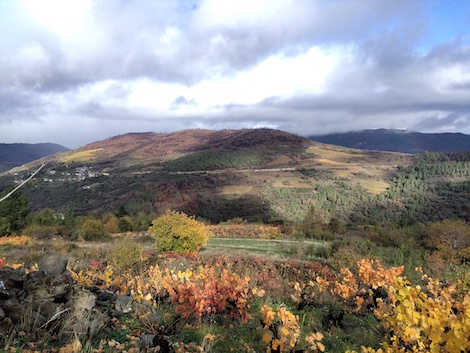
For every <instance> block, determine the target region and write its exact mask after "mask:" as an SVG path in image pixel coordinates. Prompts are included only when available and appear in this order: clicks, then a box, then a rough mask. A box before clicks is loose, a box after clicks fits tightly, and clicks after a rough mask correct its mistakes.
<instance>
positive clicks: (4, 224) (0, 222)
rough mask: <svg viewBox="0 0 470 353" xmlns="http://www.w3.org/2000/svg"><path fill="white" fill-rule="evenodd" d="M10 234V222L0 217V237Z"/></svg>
mask: <svg viewBox="0 0 470 353" xmlns="http://www.w3.org/2000/svg"><path fill="white" fill-rule="evenodd" d="M8 234H10V222H9V221H8V219H7V218H6V217H0V236H3V235H8Z"/></svg>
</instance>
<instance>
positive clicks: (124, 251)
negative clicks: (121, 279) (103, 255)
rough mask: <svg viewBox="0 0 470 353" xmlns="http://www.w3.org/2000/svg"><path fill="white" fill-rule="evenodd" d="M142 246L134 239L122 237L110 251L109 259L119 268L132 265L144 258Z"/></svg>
mask: <svg viewBox="0 0 470 353" xmlns="http://www.w3.org/2000/svg"><path fill="white" fill-rule="evenodd" d="M142 254H143V250H142V247H141V246H140V245H139V244H137V243H136V242H135V241H133V240H132V239H128V238H123V239H120V240H119V241H118V242H117V243H116V245H115V246H114V247H113V249H112V250H111V252H110V253H109V256H108V259H109V261H110V262H111V263H112V264H113V265H114V266H116V267H117V268H122V267H126V266H132V265H134V264H136V263H137V262H139V261H141V260H142Z"/></svg>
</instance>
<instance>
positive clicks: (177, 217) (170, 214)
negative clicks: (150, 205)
mask: <svg viewBox="0 0 470 353" xmlns="http://www.w3.org/2000/svg"><path fill="white" fill-rule="evenodd" d="M149 231H150V233H152V234H153V236H154V237H155V244H156V246H157V247H158V249H159V250H161V251H175V252H178V253H183V252H196V251H198V250H199V249H200V248H201V247H202V246H204V245H207V242H208V241H209V231H208V229H207V227H206V225H205V224H204V223H202V222H200V221H197V220H196V219H195V218H194V217H190V216H188V215H186V214H184V213H182V212H176V211H166V212H165V213H164V214H163V215H161V216H160V217H158V218H157V219H155V220H154V221H153V222H152V226H151V227H150V228H149Z"/></svg>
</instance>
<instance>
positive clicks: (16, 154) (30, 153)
mask: <svg viewBox="0 0 470 353" xmlns="http://www.w3.org/2000/svg"><path fill="white" fill-rule="evenodd" d="M66 151H69V149H68V148H67V147H64V146H62V145H59V144H56V143H49V142H46V143H35V144H30V143H0V171H5V170H8V169H11V168H14V167H18V166H21V165H23V164H25V163H28V162H32V161H34V160H37V159H39V158H42V157H46V156H50V155H53V154H55V153H58V152H66Z"/></svg>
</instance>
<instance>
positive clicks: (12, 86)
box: [0, 0, 470, 147]
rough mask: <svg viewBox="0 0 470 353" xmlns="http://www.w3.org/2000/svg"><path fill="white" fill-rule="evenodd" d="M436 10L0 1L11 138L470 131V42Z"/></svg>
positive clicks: (182, 1)
mask: <svg viewBox="0 0 470 353" xmlns="http://www.w3.org/2000/svg"><path fill="white" fill-rule="evenodd" d="M39 4H40V5H39ZM433 4H434V2H432V1H430V0H429V1H428V0H425V1H420V2H414V1H407V0H396V1H392V2H391V1H388V0H377V1H373V2H371V1H370V0H335V1H330V0H283V1H275V2H273V1H269V0H258V1H250V0H237V1H228V0H227V1H219V0H194V1H187V0H159V1H153V0H139V1H132V2H126V1H119V0H110V1H102V0H43V1H41V2H37V1H36V0H18V1H15V2H12V1H8V0H0V23H2V26H0V109H2V114H0V129H1V131H2V135H3V131H5V136H6V137H5V139H6V138H10V139H12V142H15V141H14V140H18V139H20V138H25V139H26V138H27V139H30V140H33V139H34V140H43V141H47V140H51V139H52V138H54V139H55V140H53V142H55V141H59V140H62V141H70V140H69V139H67V138H62V137H61V136H60V134H59V133H54V134H51V131H62V132H64V133H65V132H67V131H69V130H70V131H73V133H74V135H75V136H76V138H75V139H76V142H74V143H75V145H73V146H72V145H69V146H70V147H78V146H79V145H80V144H83V143H85V142H90V141H91V140H92V139H100V138H105V137H108V136H110V135H112V134H115V133H125V132H130V131H149V130H153V131H171V130H175V129H178V128H189V127H192V128H194V127H202V128H238V127H256V126H269V127H274V128H280V129H285V130H287V131H291V132H295V133H299V134H307V133H323V132H325V133H326V132H332V131H346V130H351V129H363V128H373V127H390V128H393V127H398V128H402V127H407V128H417V129H418V128H419V129H423V130H429V131H431V130H435V131H444V130H445V129H448V130H450V131H462V132H468V133H470V127H469V126H468V124H466V122H467V119H468V115H469V105H468V103H467V102H469V101H470V96H469V95H470V91H469V87H470V84H469V82H470V64H469V63H470V45H469V41H468V38H470V36H469V34H470V31H468V32H466V31H465V30H460V31H459V32H456V33H455V35H454V36H451V35H449V32H446V35H445V37H444V36H442V35H438V34H439V33H435V31H436V30H438V29H439V26H436V23H435V21H437V20H439V16H437V15H435V14H434V13H433V12H432V11H433V9H434V7H433V6H434V5H433ZM453 6H457V5H455V4H454V5H453ZM453 13H454V14H458V13H459V11H457V10H455V11H454V12H453ZM456 16H457V15H456ZM459 16H460V15H459ZM433 21H434V22H433ZM455 21H460V17H458V18H457V17H456V20H455ZM456 23H460V22H456ZM456 27H457V26H456ZM436 28H437V29H436ZM462 28H463V27H462ZM436 38H445V41H443V40H442V39H436ZM69 125H70V126H71V127H70V129H68V128H65V127H66V126H69ZM72 126H73V127H72ZM61 129H62V130H61ZM19 130H21V133H19V132H15V131H19ZM6 132H8V134H6ZM80 136H83V137H80ZM2 138H3V136H2ZM80 141H81V142H80Z"/></svg>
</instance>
